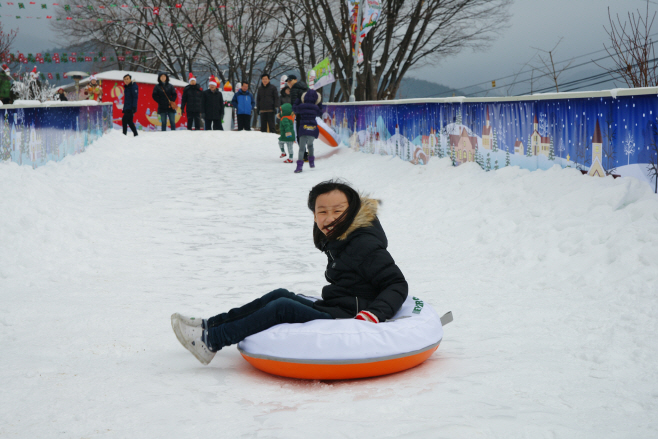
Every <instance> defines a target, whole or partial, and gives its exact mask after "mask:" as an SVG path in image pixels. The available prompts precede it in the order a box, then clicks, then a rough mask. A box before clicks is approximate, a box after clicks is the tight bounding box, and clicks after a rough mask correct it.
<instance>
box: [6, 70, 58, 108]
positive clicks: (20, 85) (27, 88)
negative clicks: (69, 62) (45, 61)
mask: <svg viewBox="0 0 658 439" xmlns="http://www.w3.org/2000/svg"><path fill="white" fill-rule="evenodd" d="M11 89H12V90H13V91H14V92H15V93H16V94H17V95H18V99H23V100H31V101H33V100H36V101H40V102H45V101H51V100H53V97H54V96H55V93H57V87H55V86H51V85H50V83H49V82H48V80H44V81H43V82H41V81H40V80H39V79H38V76H36V75H34V74H31V73H25V74H24V75H22V76H19V78H18V79H16V80H15V81H14V82H13V84H12V86H11Z"/></svg>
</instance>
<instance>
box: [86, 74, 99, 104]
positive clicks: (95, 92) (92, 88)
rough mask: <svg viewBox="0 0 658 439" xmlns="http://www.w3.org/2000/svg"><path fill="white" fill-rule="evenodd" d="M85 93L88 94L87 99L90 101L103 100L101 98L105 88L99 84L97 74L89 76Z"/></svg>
mask: <svg viewBox="0 0 658 439" xmlns="http://www.w3.org/2000/svg"><path fill="white" fill-rule="evenodd" d="M85 94H86V95H87V99H88V100H90V101H97V102H100V101H101V98H102V97H103V90H102V89H101V86H100V84H98V79H96V75H91V76H90V77H89V84H88V85H87V88H86V90H85Z"/></svg>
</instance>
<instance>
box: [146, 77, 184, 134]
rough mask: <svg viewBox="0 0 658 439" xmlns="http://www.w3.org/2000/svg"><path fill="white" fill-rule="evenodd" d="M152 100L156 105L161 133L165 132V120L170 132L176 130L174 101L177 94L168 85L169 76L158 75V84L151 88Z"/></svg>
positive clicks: (171, 86) (172, 87)
mask: <svg viewBox="0 0 658 439" xmlns="http://www.w3.org/2000/svg"><path fill="white" fill-rule="evenodd" d="M152 97H153V100H154V101H155V102H157V103H158V114H159V115H160V123H161V124H162V131H167V119H169V126H170V127H171V130H172V131H174V130H176V99H178V94H177V93H176V89H175V88H174V86H173V85H171V84H170V83H169V75H167V74H166V73H159V74H158V84H157V85H156V86H155V87H153V94H152Z"/></svg>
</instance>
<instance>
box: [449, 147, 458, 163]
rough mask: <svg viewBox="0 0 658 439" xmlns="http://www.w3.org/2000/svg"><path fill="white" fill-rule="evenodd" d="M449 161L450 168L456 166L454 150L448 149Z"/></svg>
mask: <svg viewBox="0 0 658 439" xmlns="http://www.w3.org/2000/svg"><path fill="white" fill-rule="evenodd" d="M450 160H451V161H452V166H457V160H456V159H455V148H450Z"/></svg>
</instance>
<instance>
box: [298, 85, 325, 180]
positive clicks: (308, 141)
mask: <svg viewBox="0 0 658 439" xmlns="http://www.w3.org/2000/svg"><path fill="white" fill-rule="evenodd" d="M300 101H301V102H300ZM321 101H322V98H321V97H320V95H319V94H318V92H316V91H315V90H309V91H307V92H306V93H304V94H303V95H302V97H301V99H298V100H297V105H293V107H292V109H293V111H294V112H295V117H296V118H297V123H298V128H297V139H298V142H299V154H298V155H297V169H295V171H294V172H295V173H296V174H297V173H300V172H302V167H303V166H304V154H305V153H306V152H308V164H309V166H310V167H311V168H315V155H314V151H313V141H314V140H315V139H317V138H318V136H319V135H320V130H319V129H318V122H317V121H316V120H315V118H316V117H322V107H321V106H320V102H321Z"/></svg>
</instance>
